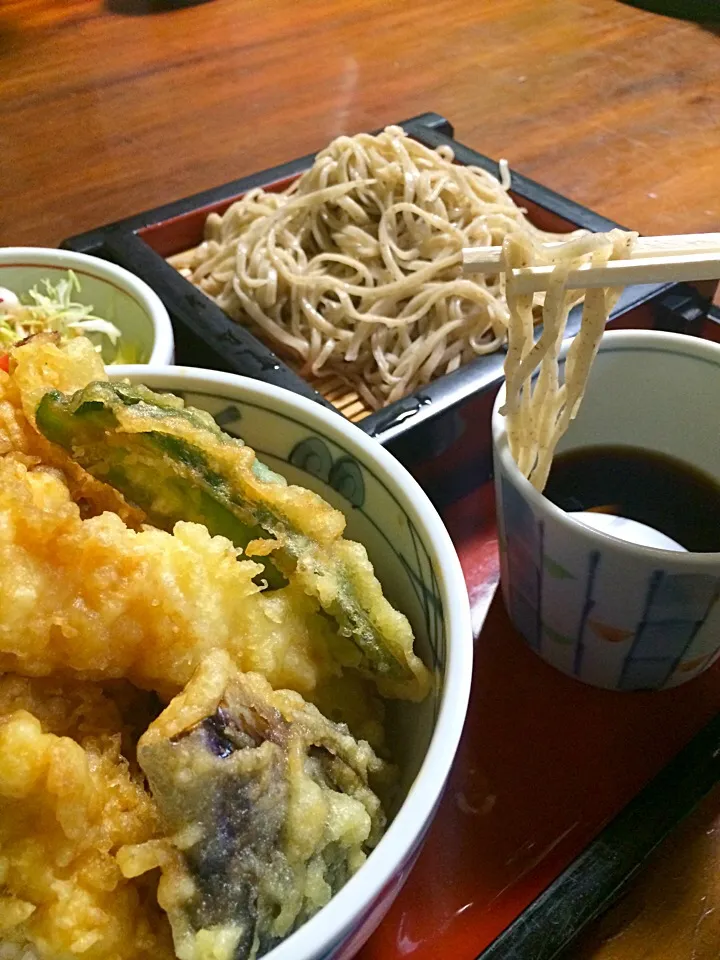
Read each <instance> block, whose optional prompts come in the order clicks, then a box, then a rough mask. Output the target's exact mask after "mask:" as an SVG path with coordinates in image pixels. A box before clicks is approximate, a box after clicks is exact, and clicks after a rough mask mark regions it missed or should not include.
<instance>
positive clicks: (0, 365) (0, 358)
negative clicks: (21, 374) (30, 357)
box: [0, 353, 10, 373]
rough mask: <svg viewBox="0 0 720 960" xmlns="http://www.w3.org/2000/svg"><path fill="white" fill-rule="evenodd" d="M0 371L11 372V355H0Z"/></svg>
mask: <svg viewBox="0 0 720 960" xmlns="http://www.w3.org/2000/svg"><path fill="white" fill-rule="evenodd" d="M0 370H4V371H5V373H9V372H10V354H9V353H0Z"/></svg>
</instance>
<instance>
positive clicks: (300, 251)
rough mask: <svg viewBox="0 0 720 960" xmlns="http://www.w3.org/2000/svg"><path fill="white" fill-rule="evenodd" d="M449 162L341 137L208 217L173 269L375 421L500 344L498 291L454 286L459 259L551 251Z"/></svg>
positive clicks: (506, 204)
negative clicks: (476, 248) (201, 235)
mask: <svg viewBox="0 0 720 960" xmlns="http://www.w3.org/2000/svg"><path fill="white" fill-rule="evenodd" d="M453 159H454V158H453V154H452V151H451V150H450V148H449V147H446V146H442V147H439V148H438V149H437V150H430V149H428V148H427V147H425V146H423V145H422V144H420V143H418V142H417V141H415V140H413V139H411V138H410V137H407V136H406V135H405V133H404V132H403V131H402V130H401V129H400V128H399V127H388V128H387V129H386V130H385V131H384V132H383V133H381V134H380V135H378V136H371V135H370V134H360V135H359V136H355V137H345V136H343V137H338V138H337V139H336V140H335V141H333V143H331V144H330V145H329V146H328V147H327V148H326V149H325V150H323V151H322V152H321V153H319V154H318V156H317V158H316V160H315V162H314V164H313V166H312V168H311V169H310V170H308V171H307V172H306V173H305V174H303V175H302V176H301V177H300V178H299V180H297V181H296V182H295V183H294V184H293V185H292V186H291V187H289V188H288V189H287V190H285V191H283V192H282V193H270V192H266V191H264V190H259V189H258V190H251V191H250V192H249V193H248V194H246V195H245V196H244V197H243V198H242V199H241V200H239V201H237V202H236V203H234V204H233V205H232V206H231V207H229V209H228V210H227V211H226V212H225V213H224V214H223V215H222V216H218V215H217V214H211V215H210V216H209V217H208V221H207V225H206V240H205V242H204V243H203V244H202V245H201V246H200V247H199V248H198V249H197V250H195V251H193V252H192V254H190V255H189V257H187V258H183V257H181V258H180V259H178V258H176V259H175V261H174V262H175V263H176V265H179V266H180V267H181V268H182V269H183V272H184V274H185V275H186V276H188V277H189V278H190V279H191V280H192V282H193V283H195V284H196V285H197V286H198V287H200V288H201V289H202V290H204V291H205V292H206V293H207V294H209V295H210V296H211V297H212V298H213V299H214V300H215V302H216V303H218V305H219V306H220V307H222V308H223V310H225V311H226V313H228V314H229V315H230V316H231V317H233V318H235V319H236V320H239V321H240V322H243V323H249V324H250V325H251V326H252V328H253V329H254V330H255V332H256V333H258V334H259V336H261V338H263V339H264V340H265V341H266V342H268V343H269V344H270V345H271V346H273V347H274V348H275V349H278V350H279V351H280V352H281V353H283V354H284V355H286V356H287V355H289V356H291V357H295V358H297V359H299V361H300V364H301V369H300V372H301V373H302V374H304V375H306V376H307V375H309V374H312V375H314V376H317V377H333V378H335V379H337V378H340V379H341V380H342V381H343V382H344V383H346V384H347V385H348V387H350V388H352V389H354V390H356V391H357V393H358V394H359V395H360V396H361V397H362V398H363V400H364V401H365V402H366V403H367V404H368V405H369V406H370V407H371V408H373V409H377V408H379V407H382V406H385V405H386V404H388V403H391V402H392V401H394V400H397V399H399V398H400V397H403V396H406V395H407V394H408V393H411V392H412V391H413V390H416V389H417V388H418V387H420V386H422V385H424V384H426V383H428V382H429V381H430V380H432V379H434V378H435V377H438V376H440V375H442V374H445V373H450V372H452V371H453V370H456V369H457V368H458V367H459V366H461V365H462V364H464V363H467V362H468V361H469V360H472V359H473V358H474V357H476V356H478V355H480V354H484V353H490V352H492V351H494V350H497V349H498V348H499V347H501V346H502V344H503V343H504V342H505V337H506V331H507V327H508V323H509V322H510V318H509V313H508V306H507V302H506V290H505V278H504V276H503V275H502V274H498V275H496V276H494V277H484V278H483V277H480V278H474V277H473V278H472V279H470V278H466V277H463V275H462V256H461V251H462V249H463V247H467V246H472V245H480V246H490V245H500V244H502V242H503V241H504V240H505V238H506V237H510V238H513V239H514V240H517V242H518V243H520V244H522V243H525V244H530V243H534V242H541V241H543V240H549V239H556V235H555V234H548V233H544V232H542V231H540V230H538V229H537V228H536V227H534V226H533V225H532V224H531V223H530V222H529V221H528V220H527V219H526V218H525V216H524V213H523V211H522V210H521V209H520V208H519V207H518V206H517V205H516V204H515V203H514V202H513V200H512V199H511V198H510V197H509V196H508V194H507V192H506V190H505V189H504V188H503V186H501V184H500V183H499V182H498V181H497V180H496V179H495V178H494V177H492V176H491V175H490V174H489V173H486V172H485V171H484V170H481V169H479V168H476V167H466V166H462V165H459V164H455V163H453ZM507 177H508V172H507V170H504V171H503V179H504V180H506V182H508V181H507ZM534 299H535V303H536V304H540V303H541V302H542V299H543V298H542V295H536V296H535V298H534ZM529 307H530V309H531V308H532V303H531V304H530V305H529Z"/></svg>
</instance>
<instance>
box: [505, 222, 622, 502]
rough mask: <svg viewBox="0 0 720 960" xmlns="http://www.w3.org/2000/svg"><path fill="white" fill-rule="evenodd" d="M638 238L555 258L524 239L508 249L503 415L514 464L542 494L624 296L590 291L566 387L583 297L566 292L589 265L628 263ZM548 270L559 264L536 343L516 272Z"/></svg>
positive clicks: (602, 241) (616, 236)
mask: <svg viewBox="0 0 720 960" xmlns="http://www.w3.org/2000/svg"><path fill="white" fill-rule="evenodd" d="M636 237H637V234H635V233H630V232H627V231H625V230H611V231H610V232H609V233H597V234H588V235H586V236H582V237H577V238H575V239H572V240H568V242H567V243H563V244H560V245H557V246H555V247H553V248H552V250H551V251H550V250H548V248H543V247H542V246H540V245H538V244H533V243H532V242H531V241H529V240H528V239H527V238H525V237H516V236H513V237H508V238H506V240H505V242H504V244H503V251H502V262H503V270H504V272H505V273H506V276H507V278H508V279H507V290H506V294H507V302H508V310H509V315H510V324H509V327H508V345H507V356H506V359H505V384H506V402H505V405H504V407H503V408H502V410H501V411H500V412H501V413H503V414H504V415H505V416H506V418H507V434H508V443H509V445H510V452H511V453H512V455H513V459H514V460H515V462H516V463H517V465H518V467H519V468H520V471H521V472H522V473H523V474H524V476H526V477H527V478H528V480H529V481H530V483H532V484H533V486H534V487H536V489H538V490H540V491H542V490H543V489H544V487H545V484H546V483H547V479H548V475H549V473H550V467H551V465H552V459H553V455H554V453H555V448H556V447H557V445H558V443H559V442H560V440H561V438H562V436H563V434H564V433H565V431H566V430H567V428H568V427H569V426H570V422H571V420H573V419H574V418H575V416H576V414H577V412H578V409H579V408H580V404H581V402H582V398H583V396H584V394H585V388H586V386H587V381H588V377H589V375H590V368H591V366H592V362H593V360H594V359H595V354H596V353H597V350H598V347H599V345H600V339H601V337H602V335H603V331H604V330H605V324H606V323H607V321H608V318H609V316H610V313H611V311H612V308H613V307H614V305H615V303H616V302H617V299H618V297H619V295H620V292H621V290H620V289H619V288H590V289H588V290H585V291H584V293H583V297H584V300H583V312H582V320H581V325H580V331H579V333H578V335H577V336H576V337H575V338H574V340H573V342H572V344H571V345H570V347H569V349H568V352H567V357H566V359H565V370H564V379H563V381H562V382H561V377H560V363H559V356H560V348H561V346H562V341H563V337H564V334H565V329H566V326H567V320H568V314H569V312H570V308H571V307H572V305H573V303H575V301H576V300H577V295H578V291H577V290H568V289H566V287H565V284H566V281H567V277H568V274H569V273H570V272H571V271H572V270H576V269H577V268H578V267H579V266H581V265H582V264H583V263H588V262H590V263H592V264H593V265H594V266H601V265H603V264H605V263H607V261H608V260H615V259H622V258H624V257H627V256H628V254H629V252H630V249H631V247H632V244H633V242H634V241H635V239H636ZM550 263H555V269H554V270H553V271H552V274H551V276H550V280H549V282H548V287H547V290H546V292H545V302H544V304H543V310H542V322H543V330H542V333H541V335H540V337H539V338H538V340H537V342H534V316H533V312H532V307H533V295H532V294H525V293H522V292H520V291H518V290H517V280H516V278H515V275H514V274H513V270H516V269H518V268H520V267H532V266H544V265H547V264H550ZM536 371H537V375H536Z"/></svg>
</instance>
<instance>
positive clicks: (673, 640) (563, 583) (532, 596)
mask: <svg viewBox="0 0 720 960" xmlns="http://www.w3.org/2000/svg"><path fill="white" fill-rule="evenodd" d="M568 346H569V341H568V342H567V343H566V344H565V345H564V349H563V353H562V358H564V356H565V354H566V352H567V348H568ZM504 402H505V387H504V386H503V387H502V389H501V390H500V393H499V394H498V397H497V400H496V402H495V407H494V409H493V416H492V429H493V450H494V462H495V488H496V495H497V509H498V531H499V538H500V562H501V584H502V591H503V597H504V600H505V605H506V607H507V610H508V613H509V615H510V618H511V619H512V621H513V623H514V625H515V627H516V628H517V629H518V630H519V632H520V633H521V634H522V635H523V637H524V638H525V640H526V641H527V643H528V644H529V645H530V646H531V647H532V649H533V650H535V652H536V653H538V654H539V655H540V656H541V657H542V658H543V659H544V660H545V661H547V662H548V663H549V664H552V666H554V667H557V668H558V670H562V671H563V672H564V673H566V674H569V675H570V676H573V677H576V678H577V679H578V680H582V681H583V682H584V683H588V684H592V685H593V686H597V687H605V688H608V689H613V690H661V689H663V688H666V687H674V686H677V685H679V684H681V683H685V682H687V681H688V680H691V679H692V678H693V677H696V676H698V674H700V673H702V672H703V671H704V670H707V668H708V667H709V666H711V664H712V663H713V662H714V661H715V660H716V659H717V657H718V654H720V553H691V552H684V551H682V552H677V551H673V550H669V549H658V548H657V547H653V546H647V545H643V544H639V543H633V542H629V541H628V540H623V539H619V538H618V536H611V535H609V534H608V533H604V532H602V531H601V530H599V529H594V528H593V527H591V526H588V525H587V524H586V523H583V522H581V521H580V520H577V519H576V518H574V517H573V516H572V515H571V514H569V513H566V512H565V511H564V510H562V509H560V508H559V507H558V506H556V505H555V504H554V503H551V502H550V500H548V499H547V498H546V497H545V496H543V495H542V494H541V493H538V491H537V490H535V489H534V487H532V486H531V484H530V483H529V482H528V481H527V480H526V479H525V478H524V477H523V475H522V474H521V473H520V471H519V469H518V467H517V465H516V463H515V461H514V460H513V458H512V455H511V453H510V447H509V444H508V438H507V433H506V430H505V418H504V417H503V416H501V415H500V413H499V410H500V408H501V407H502V405H503V404H504ZM618 446H624V447H634V448H640V449H644V450H647V451H650V452H654V453H657V454H663V455H665V456H669V457H672V458H674V459H676V460H680V461H683V462H684V463H685V464H687V465H688V466H690V467H692V468H695V469H696V470H700V471H702V472H703V473H704V474H705V475H706V476H709V477H711V478H713V479H714V480H715V481H717V482H718V483H720V344H714V343H710V342H708V341H705V340H700V339H697V338H695V337H689V336H685V335H680V334H670V333H659V332H655V331H634V330H632V331H630V330H628V331H625V330H623V331H616V332H610V333H606V334H605V335H604V336H603V339H602V342H601V346H600V350H599V352H598V354H597V357H596V359H595V363H594V365H593V368H592V372H591V375H590V380H589V383H588V388H587V392H586V394H585V397H584V399H583V402H582V405H581V407H580V410H579V412H578V415H577V418H576V419H575V420H574V421H573V423H572V424H571V426H570V429H569V430H568V432H567V433H566V435H565V437H564V438H563V440H562V442H561V444H560V445H559V447H558V451H557V453H558V454H559V453H561V452H565V451H569V450H576V449H581V448H587V447H618ZM719 535H720V534H719ZM660 542H662V541H660Z"/></svg>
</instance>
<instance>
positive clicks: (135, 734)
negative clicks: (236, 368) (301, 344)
mask: <svg viewBox="0 0 720 960" xmlns="http://www.w3.org/2000/svg"><path fill="white" fill-rule="evenodd" d="M343 528H344V518H343V517H342V515H341V514H340V513H339V512H338V511H336V510H334V509H332V508H331V507H330V506H329V505H328V504H327V503H325V502H324V501H323V500H322V499H321V498H320V497H317V496H316V495H315V494H312V493H310V492H309V491H307V490H303V489H302V488H299V487H293V486H289V485H288V484H286V482H285V481H284V480H283V479H282V478H280V477H278V476H276V475H275V474H273V473H271V472H270V471H269V470H268V469H267V468H266V467H264V466H263V465H261V464H259V463H258V461H257V460H256V459H255V455H254V453H253V451H252V450H251V449H250V448H249V447H247V446H245V445H244V444H242V442H240V441H236V440H234V439H232V438H229V437H226V436H225V435H224V434H222V432H221V431H220V430H219V429H218V428H217V427H216V425H215V423H214V421H212V419H211V418H210V417H209V416H208V415H206V414H204V413H202V412H200V411H194V410H189V409H186V408H185V407H184V406H183V404H182V403H181V402H180V401H179V400H178V399H177V398H171V397H168V396H160V395H157V394H153V393H152V392H151V391H149V390H146V389H144V388H132V389H131V388H130V387H128V386H126V385H111V384H109V383H108V381H107V378H106V376H105V372H104V369H103V367H102V364H101V363H100V361H99V359H98V357H97V354H96V352H95V351H94V350H93V348H92V346H91V345H90V344H89V343H88V342H86V341H84V340H83V339H82V338H77V339H74V340H73V341H71V342H70V343H68V344H66V345H63V346H60V345H58V343H57V342H55V341H54V340H53V338H52V337H50V336H45V335H40V336H38V337H35V338H33V339H31V340H30V341H28V342H26V343H25V344H23V345H21V346H19V347H17V348H16V349H15V350H14V351H13V353H12V358H11V367H10V373H9V374H6V373H4V372H2V371H0V597H1V598H2V602H1V603H0V672H1V675H0V821H1V822H0V943H2V945H3V948H7V950H10V953H8V958H10V957H13V956H14V954H13V953H12V950H13V949H15V948H17V957H18V958H19V957H23V958H32V957H38V958H41V960H60V958H62V960H68V958H70V960H71V958H73V957H78V958H79V957H81V956H82V957H83V958H84V960H106V958H107V960H110V958H113V960H115V958H120V960H122V958H125V957H127V958H128V960H130V958H131V957H143V956H148V957H149V956H153V957H158V958H164V957H169V956H172V954H173V952H175V954H176V955H177V956H178V957H180V958H182V960H184V958H190V957H192V958H193V960H210V958H212V960H217V958H227V960H252V958H255V957H259V956H261V955H262V954H263V953H264V952H266V951H267V950H268V949H270V948H271V947H272V946H273V945H275V944H276V943H278V942H279V941H280V940H282V939H283V938H284V937H285V936H287V935H288V934H289V933H290V932H292V930H293V929H295V928H296V927H297V926H299V925H300V924H301V923H302V922H304V920H305V919H307V918H308V917H309V916H311V915H312V914H313V913H314V912H316V911H317V910H318V909H319V908H320V907H321V906H323V905H324V904H325V903H326V902H327V901H328V899H329V898H330V897H331V896H332V895H333V894H334V893H335V892H336V891H337V890H338V889H339V888H340V887H341V886H342V885H343V883H344V882H345V881H346V880H347V879H348V877H349V876H350V875H351V874H352V873H353V872H354V871H355V870H356V869H357V868H358V867H359V866H360V864H361V863H362V862H363V860H364V859H365V857H366V856H367V854H368V853H369V852H370V850H371V849H372V847H373V846H374V845H375V844H376V843H377V841H378V839H379V837H380V835H381V833H382V830H383V825H384V822H385V815H384V813H383V809H382V804H381V800H380V799H379V796H378V790H380V788H381V787H382V786H384V785H386V784H387V782H388V780H389V779H391V769H392V768H391V767H390V766H389V765H388V764H387V763H386V762H385V761H382V760H380V759H378V756H377V755H376V753H375V752H374V749H373V747H375V748H376V749H379V750H380V751H381V752H382V751H385V750H386V747H385V743H384V730H383V719H384V713H383V698H384V697H401V698H405V699H413V700H419V699H421V698H422V697H423V696H424V695H425V693H426V692H427V690H428V688H429V683H430V674H429V672H428V671H427V669H426V668H425V667H424V665H423V664H422V662H421V661H420V660H419V659H418V658H417V656H416V655H415V654H414V652H413V649H412V645H413V637H412V632H411V629H410V626H409V624H408V622H407V620H406V619H405V617H404V616H402V614H400V613H399V612H397V611H395V610H394V609H393V608H392V606H391V605H390V604H389V603H388V602H387V600H386V599H385V598H384V596H383V594H382V589H381V587H380V584H379V583H378V581H377V579H376V578H375V575H374V573H373V570H372V566H371V565H370V562H369V560H368V558H367V555H366V553H365V551H364V548H363V547H361V546H360V545H359V544H354V543H351V542H350V541H346V540H344V539H343V537H342V531H343ZM143 691H145V692H143ZM138 698H139V700H138ZM172 698H174V699H172ZM171 699H172V702H170V703H169V705H168V706H167V707H166V708H165V710H164V712H161V713H160V715H159V716H158V713H159V711H161V710H162V707H163V703H168V702H169V701H171ZM313 702H314V703H316V704H317V707H316V706H313ZM138 703H140V704H142V708H139V707H138ZM318 707H320V710H322V711H323V712H324V714H325V716H324V715H323V713H321V712H320V710H319V709H318ZM326 717H329V718H331V719H326ZM153 718H155V719H153ZM148 724H149V726H148ZM146 727H147V730H146V732H145V733H143V732H142V731H143V730H145V728H146ZM370 744H372V745H373V746H371V745H370ZM395 759H399V758H395ZM63 764H67V765H68V766H67V774H65V773H64V770H65V767H63ZM156 868H159V871H158V869H156ZM33 877H42V878H43V881H42V882H40V881H39V880H37V882H36V881H35V880H34V879H33ZM158 880H159V886H158ZM161 908H162V909H161ZM171 932H172V936H171ZM173 940H174V951H173V947H172V941H173ZM2 956H3V960H5V953H3V954H2Z"/></svg>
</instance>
